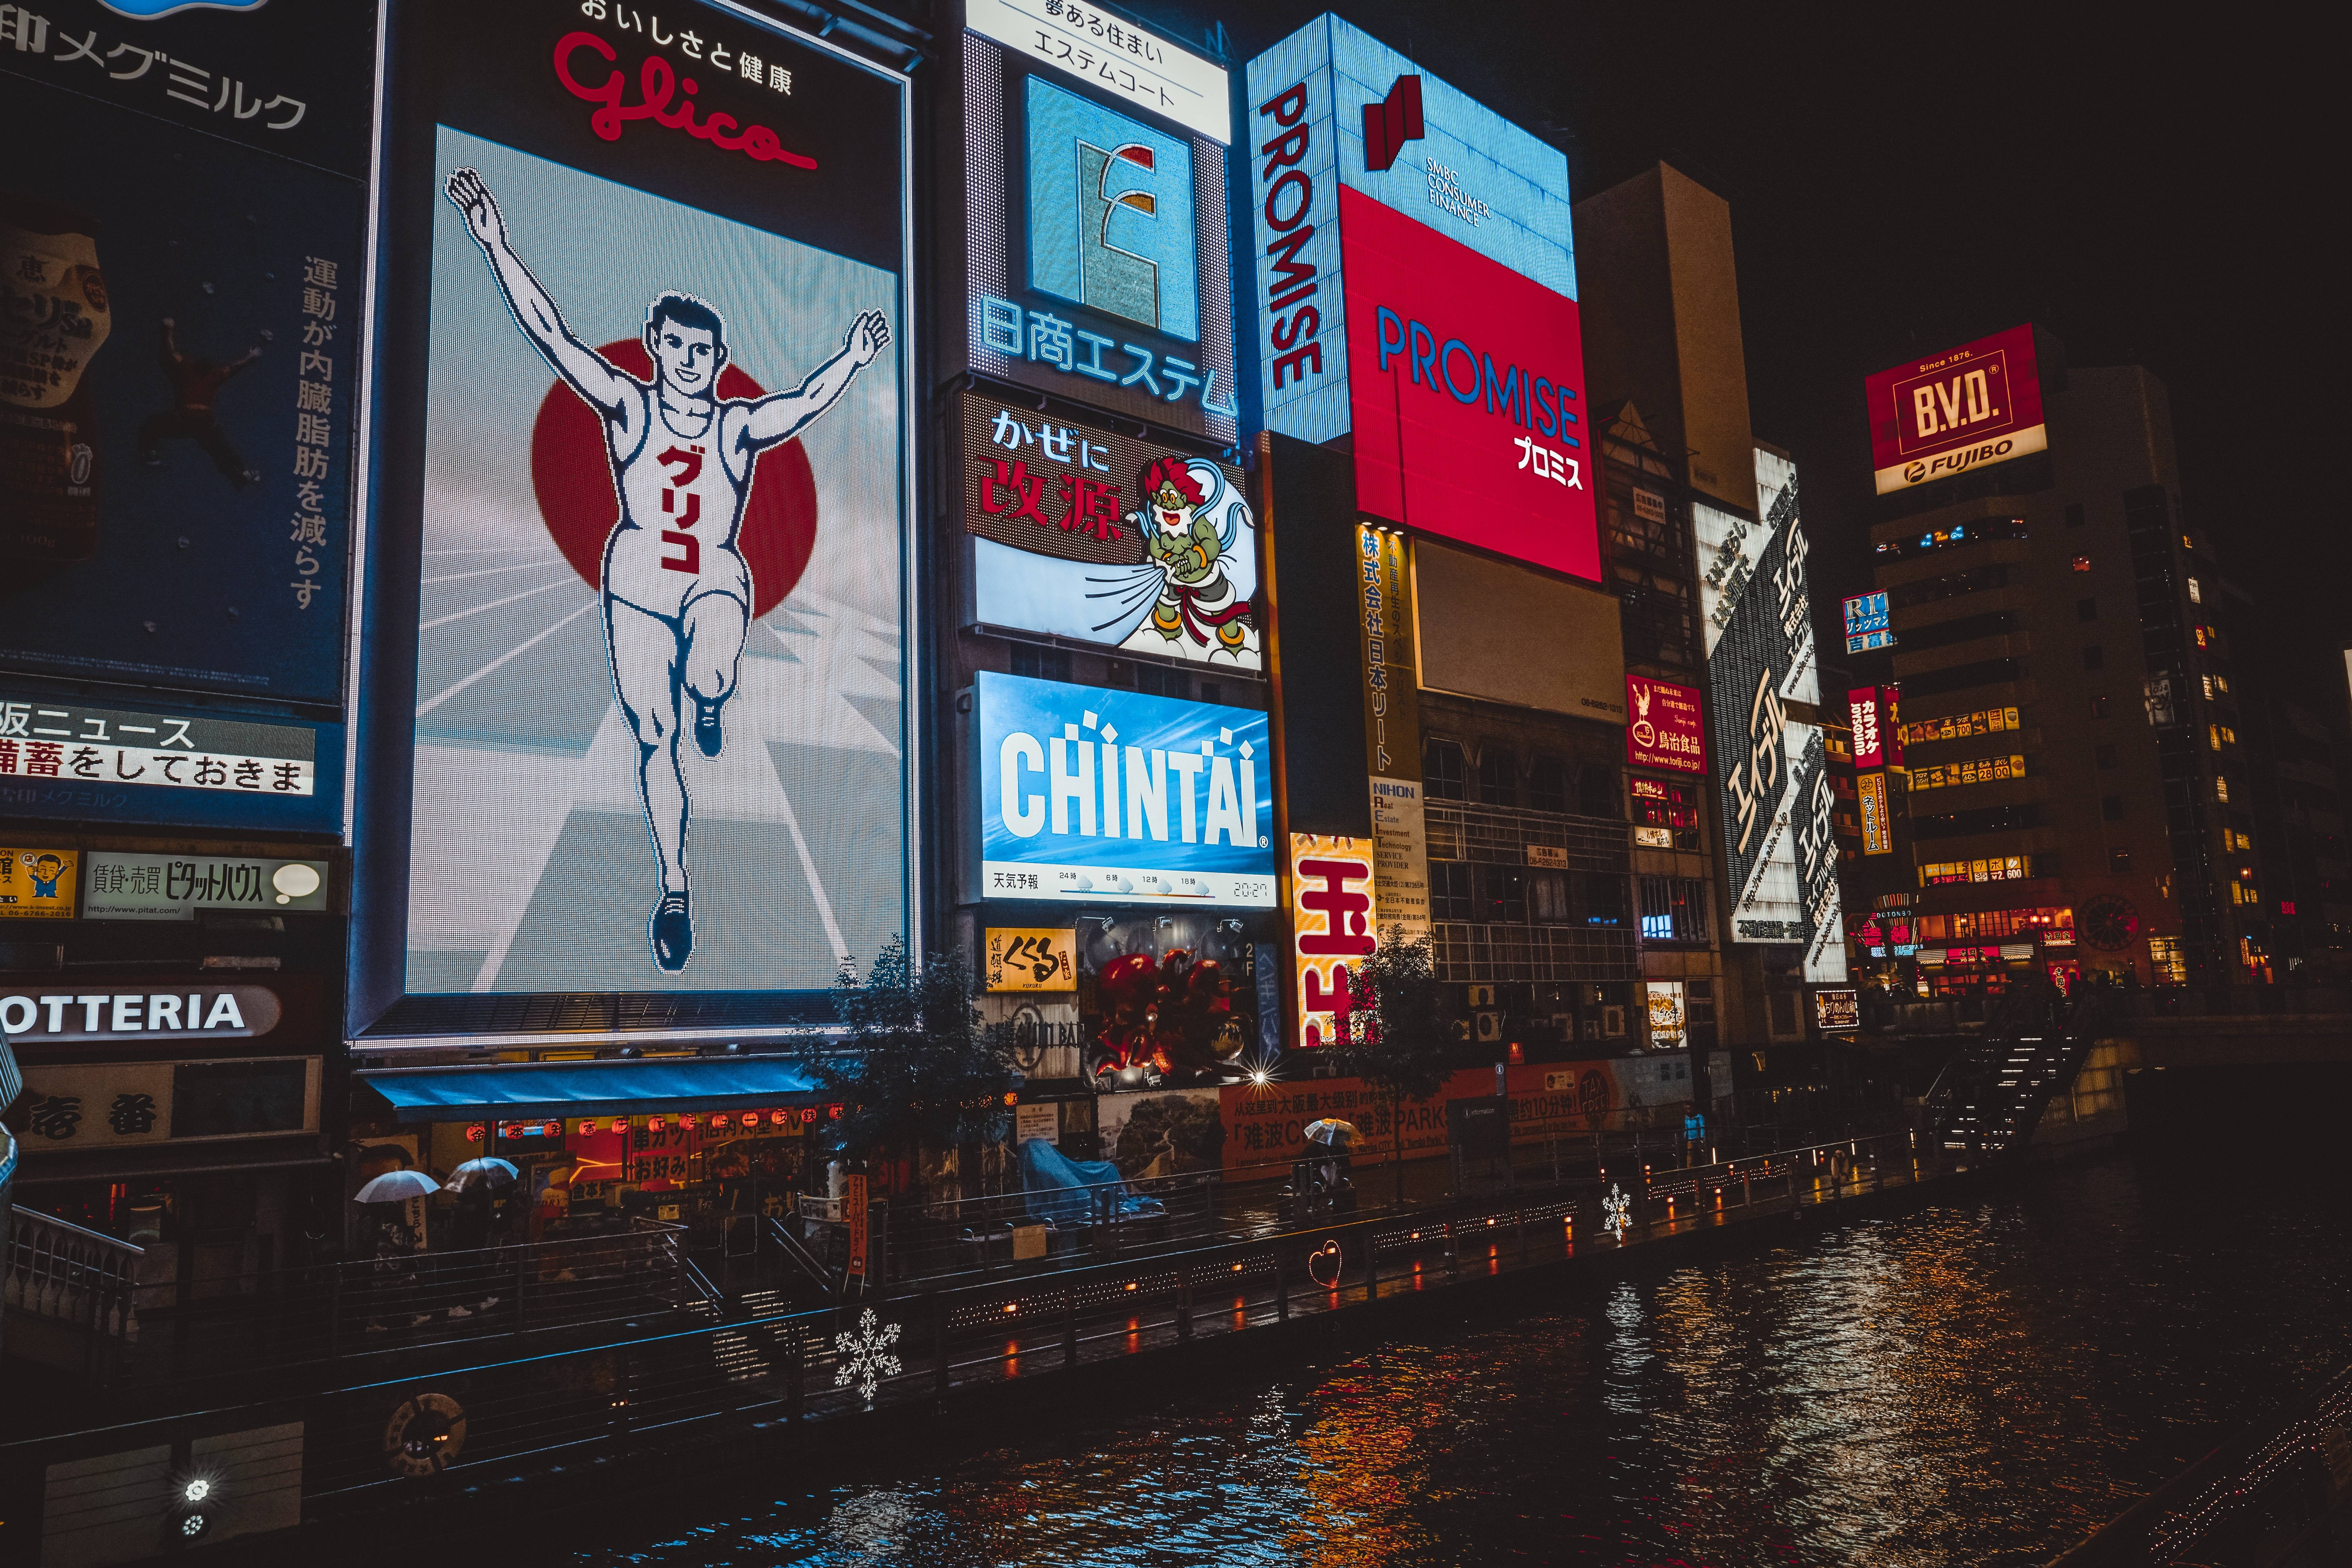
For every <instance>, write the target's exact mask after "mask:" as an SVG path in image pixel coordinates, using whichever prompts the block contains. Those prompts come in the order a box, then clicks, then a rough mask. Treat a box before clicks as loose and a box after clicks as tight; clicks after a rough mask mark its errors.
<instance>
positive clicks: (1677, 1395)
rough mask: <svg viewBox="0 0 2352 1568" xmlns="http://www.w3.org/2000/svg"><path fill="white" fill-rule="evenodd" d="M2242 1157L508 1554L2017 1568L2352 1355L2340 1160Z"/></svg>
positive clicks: (597, 1560)
mask: <svg viewBox="0 0 2352 1568" xmlns="http://www.w3.org/2000/svg"><path fill="white" fill-rule="evenodd" d="M2241 1155H2242V1146H2241V1154H2233V1155H2232V1156H2231V1157H2229V1158H2226V1159H2224V1158H2221V1157H2220V1156H2200V1155H2197V1154H2193V1153H2189V1152H2186V1151H2184V1150H2175V1151H2172V1152H2163V1153H2147V1152H2140V1153H2124V1152H2117V1153H2114V1154H2110V1155H2106V1156H2103V1157H2100V1158H2098V1159H2095V1160H2094V1161H2090V1162H2087V1163H2075V1164H2069V1165H2063V1166H2059V1167H2055V1168H2053V1169H2049V1170H2046V1171H2043V1172H2040V1173H2033V1174H2031V1175H2028V1176H2025V1177H2021V1178H2020V1179H2018V1180H2016V1181H2014V1182H2012V1183H2011V1184H2007V1185H2004V1186H2002V1187H2000V1188H1999V1189H1998V1190H1993V1191H1990V1192H1986V1193H1982V1194H1979V1195H1976V1196H1972V1197H1970V1198H1969V1199H1967V1200H1966V1201H1960V1202H1953V1203H1948V1204H1945V1205H1936V1206H1929V1207H1926V1208H1923V1209H1920V1210H1917V1211H1916V1212H1913V1213H1909V1214H1906V1215H1899V1216H1894V1217H1884V1218H1875V1219H1869V1220H1864V1221H1860V1222H1854V1223H1846V1224H1841V1225H1834V1226H1825V1227H1823V1228H1821V1229H1818V1230H1814V1231H1810V1232H1806V1233H1803V1234H1802V1235H1801V1236H1797V1237H1791V1236H1790V1233H1789V1232H1786V1231H1780V1230H1777V1229H1776V1231H1775V1232H1774V1233H1773V1236H1774V1244H1773V1245H1766V1244H1765V1242H1764V1241H1763V1239H1762V1238H1760V1237H1759V1239H1758V1241H1757V1242H1756V1244H1755V1245H1753V1246H1752V1247H1748V1248H1745V1249H1742V1248H1739V1247H1737V1246H1736V1245H1735V1246H1734V1247H1732V1248H1731V1249H1730V1250H1729V1251H1728V1252H1727V1254H1726V1255H1724V1256H1721V1257H1718V1258H1710V1259H1708V1260H1707V1261H1706V1262H1704V1263H1699V1264H1695V1265H1693V1266H1691V1267H1686V1268H1663V1267H1654V1268H1649V1269H1647V1270H1643V1271H1638V1272H1636V1273H1633V1274H1631V1275H1629V1276H1628V1277H1626V1278H1623V1279H1610V1280H1599V1281H1592V1282H1588V1283H1584V1284H1579V1285H1575V1286H1571V1287H1567V1288H1565V1289H1563V1291H1562V1293H1561V1294H1560V1295H1559V1297H1558V1298H1557V1300H1556V1303H1555V1304H1554V1306H1553V1307H1552V1308H1551V1310H1546V1311H1543V1312H1542V1313H1541V1315H1530V1314H1528V1312H1527V1311H1526V1310H1524V1309H1523V1308H1518V1307H1515V1308H1513V1309H1510V1310H1509V1311H1508V1313H1507V1314H1506V1313H1505V1312H1503V1311H1496V1310H1486V1309H1475V1308H1474V1309H1473V1310H1472V1312H1471V1314H1470V1315H1469V1316H1468V1318H1467V1319H1466V1320H1465V1321H1463V1322H1461V1323H1459V1324H1458V1325H1454V1326H1451V1327H1447V1328H1444V1329H1432V1328H1430V1327H1428V1326H1426V1325H1424V1326H1423V1327H1421V1328H1419V1329H1417V1330H1416V1331H1414V1332H1413V1334H1412V1337H1411V1338H1408V1339H1404V1340H1401V1341H1398V1342H1391V1343H1390V1344H1387V1345H1385V1346H1383V1347H1381V1349H1380V1350H1379V1351H1378V1352H1375V1353H1360V1352H1354V1351H1350V1352H1336V1353H1334V1354H1333V1355H1331V1356H1330V1357H1329V1358H1328V1359H1326V1360H1323V1361H1320V1362H1316V1363H1305V1364H1301V1365H1299V1366H1298V1367H1297V1368H1296V1369H1295V1370H1293V1371H1290V1372H1287V1373H1284V1374H1282V1375H1279V1376H1269V1375H1267V1374H1265V1373H1263V1372H1258V1373H1252V1374H1248V1375H1242V1374H1239V1373H1235V1374H1232V1375H1229V1376H1227V1377H1225V1378H1223V1379H1218V1378H1215V1377H1213V1376H1211V1377H1202V1376H1198V1375H1195V1376H1193V1377H1192V1378H1190V1379H1188V1386H1185V1387H1183V1388H1181V1389H1180V1388H1171V1390H1170V1391H1169V1392H1168V1393H1167V1394H1165V1395H1164V1396H1162V1397H1160V1398H1159V1399H1158V1400H1157V1401H1156V1402H1154V1401H1152V1400H1150V1399H1146V1400H1144V1401H1142V1402H1141V1403H1137V1402H1136V1401H1135V1400H1134V1399H1133V1397H1132V1396H1131V1395H1129V1396H1123V1398H1124V1400H1125V1403H1124V1404H1123V1406H1122V1407H1121V1408H1117V1409H1087V1410H1081V1411H1079V1412H1076V1413H1075V1414H1074V1415H1073V1418H1072V1420H1071V1422H1070V1423H1068V1424H1066V1425H1062V1426H1055V1428H1054V1429H1052V1430H1049V1431H1038V1432H1022V1433H1016V1432H1007V1433H1006V1434H1005V1435H1004V1437H1003V1441H1002V1442H1001V1443H1000V1444H998V1445H997V1446H994V1447H986V1448H982V1449H975V1448H973V1447H969V1446H966V1447H960V1448H958V1449H957V1450H955V1451H942V1452H937V1453H922V1452H908V1453H907V1454H905V1455H904V1456H903V1458H902V1459H901V1460H900V1461H899V1462H897V1463H895V1464H891V1465H887V1466H884V1467H878V1468H877V1467H869V1468H868V1471H867V1473H864V1474H858V1475H852V1476H845V1477H839V1478H830V1479H828V1481H827V1483H826V1484H824V1485H823V1486H820V1487H814V1488H812V1487H807V1486H802V1487H793V1486H790V1485H774V1486H770V1487H768V1488H766V1489H764V1490H763V1491H761V1492H755V1493H745V1492H743V1491H742V1490H740V1489H730V1491H728V1492H727V1493H725V1494H724V1495H716V1494H714V1495H711V1496H707V1497H700V1498H698V1497H694V1496H690V1495H689V1496H677V1497H671V1498H667V1499H665V1500H662V1501H661V1502H660V1503H658V1504H656V1505H652V1506H651V1507H650V1508H649V1509H647V1510H645V1511H644V1512H641V1513H639V1514H637V1515H636V1516H635V1522H634V1523H627V1524H622V1525H619V1526H615V1524H614V1521H612V1520H610V1519H607V1520H604V1521H600V1522H599V1523H598V1525H597V1526H596V1527H595V1530H594V1535H595V1540H594V1542H593V1543H591V1542H586V1541H583V1540H576V1539H575V1540H572V1541H568V1542H561V1541H559V1542H548V1540H547V1534H546V1533H545V1532H541V1535H540V1539H541V1542H543V1543H546V1545H547V1549H546V1550H545V1552H544V1553H543V1554H541V1553H537V1552H533V1553H525V1554H521V1556H522V1559H523V1560H525V1561H528V1562H530V1563H547V1564H555V1563H564V1564H574V1565H579V1568H618V1565H621V1564H647V1565H658V1568H702V1565H705V1564H728V1565H733V1564H744V1565H746V1568H750V1565H759V1568H767V1565H769V1564H775V1563H811V1564H825V1565H828V1568H830V1565H835V1564H838V1565H844V1568H847V1565H858V1568H865V1565H873V1568H884V1565H888V1568H901V1565H904V1568H914V1565H917V1564H920V1565H922V1568H964V1565H972V1568H980V1565H991V1568H993V1565H998V1564H1005V1565H1012V1564H1021V1565H1024V1568H1025V1565H1029V1564H1040V1565H1043V1564H1056V1565H1058V1564H1087V1565H1089V1568H1091V1565H1096V1564H1139V1565H1150V1568H1161V1565H1165V1568H1192V1565H1196V1564H1199V1565H1206V1564H1219V1565H1222V1564H1259V1563H1263V1564H1269V1565H1272V1564H1282V1565H1285V1568H1290V1565H1296V1564H1316V1565H1322V1564H1330V1565H1338V1564H1349V1565H1355V1564H1366V1565H1381V1568H1389V1565H1394V1568H1407V1565H1410V1568H1423V1565H1434V1564H1470V1563H1479V1564H1485V1563H1574V1564H1612V1565H1613V1564H1638V1565H1652V1564H1669V1565H1676V1568H1702V1565H1703V1568H1747V1565H1750V1564H1754V1565H1759V1568H1787V1565H1790V1564H1814V1563H1824V1564H1826V1563H1855V1564H1862V1563H1867V1564H1871V1565H1873V1568H1889V1565H1895V1568H1912V1565H1922V1568H1924V1565H1931V1564H1932V1565H1947V1564H1948V1565H1952V1568H1959V1565H1962V1564H1966V1565H1969V1568H1976V1565H1979V1564H1987V1563H2042V1562H2044V1561H2046V1560H2047V1559H2048V1558H2049V1557H2050V1556H2052V1555H2053V1554H2054V1553H2055V1552H2058V1551H2060V1550H2062V1549H2063V1548H2064V1547H2065V1546H2067V1545H2070V1544H2072V1543H2073V1542H2074V1541H2075V1540H2077V1539H2079V1537H2080V1536H2081V1535H2082V1534H2083V1533H2084V1532H2085V1531H2087V1530H2088V1529H2090V1528H2091V1527H2092V1526H2093V1525H2094V1524H2095V1523H2096V1522H2098V1521H2103V1520H2105V1519H2106V1518H2108V1517H2111V1516H2112V1515H2113V1514H2114V1513H2116V1511H2118V1510H2120V1509H2121V1508H2122V1507H2123V1506H2125V1505H2126V1503H2127V1502H2128V1501H2129V1500H2131V1499H2132V1498H2133V1497H2135V1496H2136V1495H2137V1494H2138V1493H2140V1492H2142V1491H2145V1490H2146V1489H2148V1488H2150V1487H2151V1486H2153V1485H2155V1484H2156V1483H2158V1481H2160V1480H2162V1479H2164V1478H2166V1477H2167V1476H2168V1475H2170V1474H2171V1473H2173V1472H2174V1471H2175V1470H2177V1469H2179V1468H2180V1467H2181V1466H2182V1465H2183V1464H2184V1463H2186V1462H2188V1461H2189V1460H2190V1459H2192V1458H2195V1457H2196V1456H2197V1455H2199V1454H2200V1453H2201V1452H2203V1451H2204V1450H2206V1449H2207V1448H2209V1447H2211V1446H2212V1444H2213V1443H2214V1442H2215V1441H2216V1440H2217V1439H2218V1438H2219V1437H2220V1436H2222V1435H2224V1434H2225V1433H2227V1432H2228V1431H2230V1430H2231V1429H2232V1428H2233V1427H2234V1426H2236V1425H2238V1424H2239V1423H2241V1422H2242V1421H2245V1420H2248V1419H2251V1418H2252V1417H2254V1416H2257V1415H2260V1414H2262V1413H2263V1411H2264V1410H2265V1409H2267V1408H2268V1407H2270V1406H2271V1405H2273V1404H2274V1403H2276V1402H2277V1401H2279V1400H2281V1399H2282V1398H2284V1397H2285V1396H2286V1395H2288V1394H2292V1393H2294V1392H2295V1391H2297V1390H2299V1389H2302V1388H2305V1387H2307V1386H2309V1385H2310V1384H2313V1383H2315V1382H2316V1381H2317V1380H2318V1379H2319V1378H2320V1377H2321V1376H2323V1375H2324V1374H2325V1373H2326V1372H2327V1371H2330V1370H2332V1369H2333V1368H2335V1367H2336V1366H2338V1365H2341V1364H2343V1363H2345V1362H2347V1360H2352V1205H2347V1203H2346V1201H2345V1196H2346V1194H2344V1193H2343V1192H2342V1191H2341V1177H2340V1173H2339V1171H2338V1170H2337V1169H2336V1167H2335V1166H2334V1165H2333V1163H2326V1162H2324V1161H2323V1159H2322V1158H2321V1157H2320V1156H2318V1155H2315V1154H2314V1155H2306V1156H2303V1157H2301V1158H2300V1159H2298V1158H2297V1157H2295V1156H2293V1155H2290V1156H2287V1157H2286V1159H2285V1163H2284V1164H2282V1163H2281V1162H2280V1160H2279V1159H2278V1158H2277V1157H2265V1158H2263V1159H2261V1160H2252V1159H2246V1158H2243V1157H2241ZM1629 1261H1630V1260H1629ZM1521 1300H1522V1301H1523V1300H1524V1298H1522V1299H1521ZM554 1533H555V1534H556V1535H557V1536H558V1537H559V1538H560V1537H561V1535H562V1531H556V1532H554ZM499 1556H500V1558H501V1559H502V1560H504V1561H508V1562H513V1561H516V1560H517V1559H518V1554H517V1553H516V1552H512V1551H511V1550H502V1551H501V1552H499Z"/></svg>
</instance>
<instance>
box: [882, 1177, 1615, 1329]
mask: <svg viewBox="0 0 2352 1568" xmlns="http://www.w3.org/2000/svg"><path fill="white" fill-rule="evenodd" d="M1632 1208H1633V1199H1631V1198H1629V1197H1627V1196H1626V1195H1625V1189H1624V1188H1622V1187H1621V1186H1619V1185H1618V1184H1616V1183H1614V1182H1612V1183H1610V1184H1609V1195H1608V1196H1607V1197H1605V1198H1603V1199H1601V1229H1603V1230H1606V1231H1611V1232H1613V1233H1615V1235H1616V1237H1617V1245H1618V1246H1620V1247H1622V1246H1624V1245H1625V1232H1626V1231H1627V1229H1628V1228H1630V1226H1631V1223H1632V1222H1630V1221H1629V1220H1628V1219H1627V1218H1626V1217H1625V1215H1626V1213H1627V1211H1628V1210H1630V1209H1632ZM867 1315H868V1316H871V1315H872V1314H871V1313H869V1314H867ZM844 1337H847V1336H844Z"/></svg>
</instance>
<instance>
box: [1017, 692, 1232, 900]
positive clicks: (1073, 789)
mask: <svg viewBox="0 0 2352 1568" xmlns="http://www.w3.org/2000/svg"><path fill="white" fill-rule="evenodd" d="M974 697H975V704H974V706H975V707H976V709H977V710H978V711H977V715H976V724H977V729H978V745H979V754H980V780H979V784H980V802H979V815H980V834H979V847H980V867H979V871H980V886H979V887H978V889H974V890H975V891H976V892H977V894H978V895H979V896H981V897H983V898H988V899H1049V900H1066V901H1082V902H1087V903H1100V904H1119V903H1129V904H1184V903H1198V904H1241V905H1251V906H1255V907H1257V908H1261V909H1271V908H1273V907H1274V904H1275V901H1276V900H1275V853H1274V785H1273V770H1272V768H1271V766H1270V763H1271V758H1272V752H1271V749H1270V747H1269V745H1268V731H1267V729H1266V717H1265V714H1264V713H1263V712H1260V711H1258V710H1255V709H1249V708H1228V707H1225V706H1223V705H1222V704H1219V703H1213V702H1185V701H1180V700H1175V699H1173V698H1166V697H1152V696H1148V695H1146V694H1144V693H1141V692H1136V691H1119V690H1113V689H1108V688H1102V687H1090V686H1072V685H1068V684H1066V683H1064V682H1061V681H1055V680H1032V679H1027V678H1026V677H1024V676H1015V675H999V674H997V673H995V672H994V671H992V670H983V671H982V672H981V673H980V675H979V676H978V677H977V678H976V679H975V681H974Z"/></svg>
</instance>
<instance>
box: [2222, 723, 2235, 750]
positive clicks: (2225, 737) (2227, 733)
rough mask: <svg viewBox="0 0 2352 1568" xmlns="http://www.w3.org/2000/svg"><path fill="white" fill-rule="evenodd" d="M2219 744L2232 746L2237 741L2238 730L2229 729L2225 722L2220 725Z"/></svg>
mask: <svg viewBox="0 0 2352 1568" xmlns="http://www.w3.org/2000/svg"><path fill="white" fill-rule="evenodd" d="M2237 743H2238V732H2237V731H2235V730H2232V729H2231V728H2230V726H2228V725H2227V724H2224V725H2222V726H2221V744H2223V745H2225V746H2234V745H2236V744H2237Z"/></svg>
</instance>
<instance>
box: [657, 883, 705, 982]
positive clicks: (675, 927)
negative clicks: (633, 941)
mask: <svg viewBox="0 0 2352 1568" xmlns="http://www.w3.org/2000/svg"><path fill="white" fill-rule="evenodd" d="M646 936H647V938H648V940H650V941H651V942H652V943H653V949H654V967H655V968H656V969H658V970H660V971H661V972H662V973H664V974H676V973H679V972H681V971H682V970H684V969H685V968H686V960H687V955H688V954H689V953H691V952H693V951H694V917H693V916H691V915H689V914H688V913H687V912H686V895H685V894H684V893H664V894H663V895H662V896H661V902H659V903H657V904H656V905H655V906H654V918H653V919H652V920H651V921H647V922H646Z"/></svg>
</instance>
